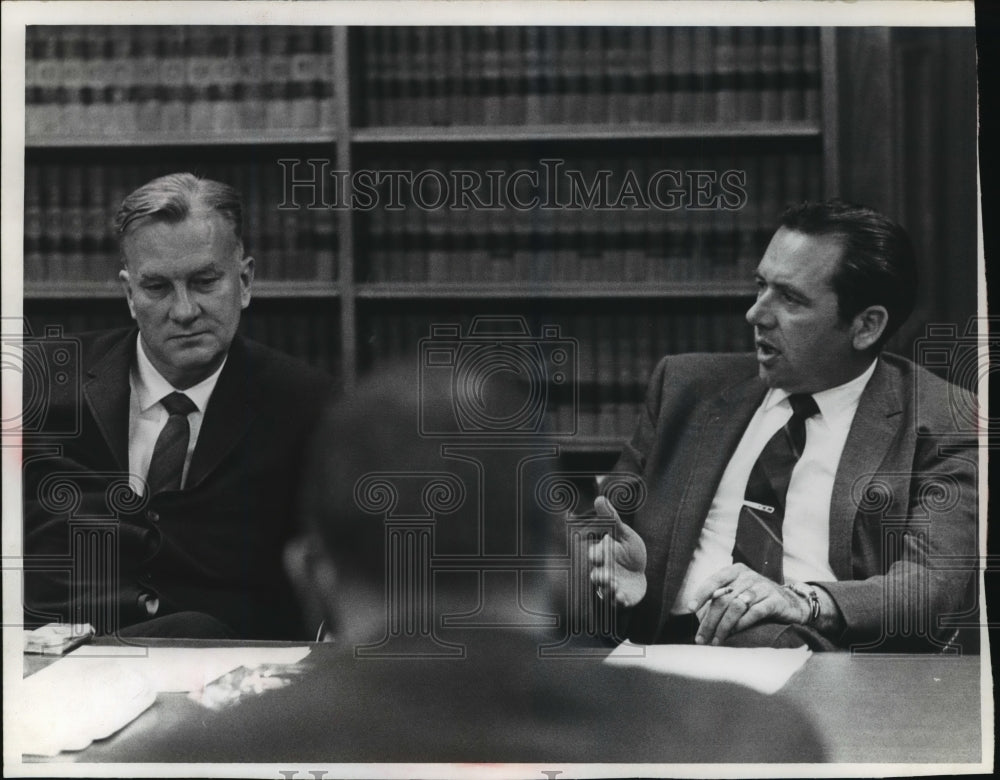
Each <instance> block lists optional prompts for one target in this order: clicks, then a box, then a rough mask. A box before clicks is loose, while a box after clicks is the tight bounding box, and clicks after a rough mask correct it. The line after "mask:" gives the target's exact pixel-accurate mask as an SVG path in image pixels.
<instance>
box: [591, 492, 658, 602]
mask: <svg viewBox="0 0 1000 780" xmlns="http://www.w3.org/2000/svg"><path fill="white" fill-rule="evenodd" d="M594 509H596V510H597V514H598V516H599V517H602V518H607V519H613V520H614V522H615V528H614V531H613V533H611V534H605V535H604V537H603V538H602V539H600V540H599V541H596V542H593V543H591V545H590V549H589V550H588V559H589V560H590V581H591V582H592V583H593V584H594V585H595V586H596V587H597V589H598V591H597V592H598V595H602V597H604V598H611V599H614V600H615V601H616V602H617V603H618V604H621V605H622V606H623V607H633V606H635V605H636V604H638V603H639V602H640V601H642V597H643V596H645V595H646V544H645V542H643V541H642V538H641V537H640V536H639V534H637V533H636V532H635V531H634V530H632V529H631V528H630V527H629V526H627V525H626V524H625V523H624V522H622V519H621V518H620V517H619V516H618V512H616V511H615V508H614V507H613V506H611V504H610V503H609V502H608V500H607V499H606V498H605V497H604V496H599V497H598V498H597V500H596V501H595V502H594Z"/></svg>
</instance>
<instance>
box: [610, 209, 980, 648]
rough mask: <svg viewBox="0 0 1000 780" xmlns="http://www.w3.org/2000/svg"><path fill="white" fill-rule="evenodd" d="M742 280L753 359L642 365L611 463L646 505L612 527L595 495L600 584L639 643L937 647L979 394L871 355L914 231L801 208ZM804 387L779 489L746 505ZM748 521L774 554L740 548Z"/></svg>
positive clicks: (899, 288)
mask: <svg viewBox="0 0 1000 780" xmlns="http://www.w3.org/2000/svg"><path fill="white" fill-rule="evenodd" d="M756 278H757V300H756V302H755V303H754V304H753V306H752V307H751V308H750V309H749V310H748V312H747V321H748V322H749V323H750V325H752V326H753V328H754V335H755V343H756V347H757V351H756V354H751V355H681V356H675V357H667V358H664V359H663V360H662V361H661V363H660V364H659V366H658V367H657V369H656V371H655V372H654V375H653V377H652V380H651V382H650V384H649V390H648V394H647V397H646V402H645V406H644V408H643V412H642V414H641V416H640V420H639V425H638V428H637V430H636V432H635V434H634V435H633V437H632V439H631V441H630V442H629V443H628V444H627V445H626V447H625V450H624V452H623V454H622V457H621V459H620V461H619V463H618V466H617V467H616V468H617V470H619V471H624V472H631V473H634V474H636V475H638V476H640V477H641V478H642V479H643V480H644V481H645V485H646V488H647V490H648V499H647V500H646V501H645V503H644V505H643V506H642V507H641V508H640V509H639V510H638V511H637V512H636V513H635V514H634V516H631V517H629V518H628V520H629V522H628V524H626V523H625V522H623V521H622V520H621V518H620V517H618V515H617V512H616V511H615V509H614V507H612V505H611V504H610V503H609V502H608V500H607V498H603V497H602V498H598V500H597V506H598V508H599V509H600V510H602V511H603V512H604V513H606V514H608V515H614V516H615V517H616V518H617V524H618V527H617V531H616V533H615V534H614V535H613V536H606V537H605V538H604V539H603V541H602V542H600V543H597V544H595V545H594V546H593V547H592V548H591V551H590V558H591V580H592V582H593V583H594V584H595V586H596V588H597V595H598V596H599V597H605V598H613V599H615V602H616V604H618V605H619V606H620V607H622V609H621V610H620V615H621V618H622V626H623V628H624V632H623V633H627V635H628V636H629V637H630V638H632V639H633V640H636V641H640V642H647V643H649V642H690V641H694V642H697V643H710V644H721V643H726V644H735V645H751V646H756V645H775V646H795V645H801V644H803V643H805V644H808V645H810V646H811V647H813V648H815V649H837V648H847V647H852V648H866V649H877V650H896V649H903V650H917V649H923V650H926V649H940V648H941V647H942V645H943V644H944V643H945V641H946V635H947V634H948V633H950V632H949V631H948V628H947V621H945V620H942V618H945V617H947V616H948V615H953V616H954V615H958V614H960V613H961V612H962V611H963V609H967V606H968V602H969V594H970V586H971V583H972V571H971V570H970V565H971V562H973V561H974V560H975V557H974V556H975V555H976V554H977V539H978V534H977V494H976V483H977V467H978V460H977V449H976V447H977V442H976V435H975V430H976V427H975V420H974V417H975V413H974V410H975V401H974V398H972V397H971V396H970V395H969V394H967V393H965V392H964V391H962V390H960V389H959V388H957V387H955V386H953V385H950V384H948V383H947V382H945V381H944V380H942V379H939V378H938V377H936V376H934V375H932V374H930V373H929V372H928V371H926V370H925V369H923V368H921V367H918V366H916V365H914V364H913V363H911V362H910V361H908V360H905V359H903V358H900V357H898V356H895V355H889V354H882V352H881V349H882V346H883V344H884V343H885V342H886V340H887V339H888V338H889V337H890V336H891V335H892V334H893V333H894V332H895V331H896V329H897V328H898V327H899V325H900V324H901V323H902V322H903V321H904V320H905V319H906V318H907V316H908V315H909V314H910V312H911V311H912V308H913V302H914V297H915V291H916V272H915V261H914V254H913V249H912V245H911V244H910V241H909V238H908V237H907V235H906V233H905V232H904V231H903V229H902V228H900V227H899V226H898V225H896V224H894V223H892V222H891V221H889V220H888V219H886V218H885V217H883V216H882V215H880V214H878V213H876V212H874V211H872V210H870V209H867V208H864V207H858V206H851V205H847V204H843V203H839V202H836V201H834V202H829V203H823V204H803V205H802V206H798V207H795V208H792V209H790V210H789V211H788V212H786V213H785V214H784V215H783V217H782V224H781V227H780V228H779V229H778V231H777V232H776V233H775V235H774V237H773V239H772V240H771V242H770V244H769V246H768V248H767V250H766V252H765V254H764V257H763V259H762V260H761V262H760V265H759V266H758V268H757V272H756ZM809 398H811V399H812V401H811V402H808V401H807V406H808V407H809V411H808V412H804V413H802V416H801V419H802V420H804V423H800V425H801V426H802V427H800V431H802V432H804V447H802V446H800V447H799V448H798V450H797V451H796V454H795V455H794V458H797V460H795V459H794V458H793V460H791V461H788V462H787V463H788V464H790V471H789V470H788V469H786V470H785V476H784V485H785V486H787V492H782V493H781V498H779V499H777V500H775V501H767V502H766V503H762V502H761V500H760V499H756V500H755V499H754V494H752V491H753V490H754V489H755V488H754V487H753V484H754V479H755V478H756V477H755V475H757V474H758V473H765V474H769V475H770V476H769V477H768V479H769V480H770V481H771V483H775V482H777V481H779V480H778V478H776V477H774V475H775V473H776V472H778V471H781V469H778V468H775V466H774V461H773V459H772V460H767V462H764V461H765V459H766V456H765V454H764V452H765V449H767V448H768V447H770V446H771V445H770V442H771V440H772V437H775V438H778V439H780V438H782V436H781V434H782V431H783V430H784V431H785V434H784V435H785V436H786V437H791V434H790V433H788V431H789V430H791V426H792V425H793V418H794V417H795V415H796V414H799V412H798V411H795V412H793V406H795V408H796V409H798V406H797V404H798V403H799V400H798V399H809ZM970 409H971V410H973V412H972V418H973V419H972V420H971V421H970V420H969V419H966V418H968V417H969V415H968V414H963V412H967V411H968V410H970ZM783 426H785V427H784V429H783ZM800 443H801V440H800ZM768 489H771V490H772V493H771V494H770V495H775V493H774V492H773V490H774V489H773V488H768ZM782 502H783V506H782ZM772 504H774V506H772ZM776 509H777V513H776V511H775V510H776ZM782 514H783V519H782V518H781V515H782ZM775 516H776V517H778V518H779V520H778V527H777V528H775V527H774V525H769V524H768V523H769V522H772V521H770V520H769V518H770V517H775ZM753 528H757V529H758V538H760V537H761V534H760V529H761V528H763V529H764V533H763V542H760V543H759V544H758V543H757V542H754V543H753V544H758V547H757V548H756V549H767V546H768V545H770V546H772V547H773V548H774V549H776V552H774V553H772V554H771V555H770V557H771V558H772V559H775V558H776V559H777V560H771V562H770V563H768V562H767V561H766V560H757V559H756V558H755V556H754V555H747V554H746V553H745V551H746V550H747V549H751V548H752V545H749V546H748V544H747V541H746V540H747V539H748V536H747V534H750V533H751V532H752V529H753ZM758 557H759V556H758Z"/></svg>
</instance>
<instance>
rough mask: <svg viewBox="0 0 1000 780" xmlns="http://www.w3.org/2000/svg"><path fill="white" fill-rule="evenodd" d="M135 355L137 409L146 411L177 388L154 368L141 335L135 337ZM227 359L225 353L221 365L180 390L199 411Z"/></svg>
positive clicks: (213, 387)
mask: <svg viewBox="0 0 1000 780" xmlns="http://www.w3.org/2000/svg"><path fill="white" fill-rule="evenodd" d="M135 356H136V361H135V367H136V370H135V372H134V378H135V392H136V395H137V397H138V399H139V411H140V412H147V411H149V410H150V409H151V408H152V407H154V406H155V405H156V404H158V403H159V402H160V399H162V398H163V397H164V396H166V395H169V394H170V393H173V392H177V388H176V387H174V386H173V385H171V384H170V382H168V381H167V380H166V379H165V378H164V377H163V374H161V373H160V372H159V371H157V370H156V366H154V365H153V363H152V361H151V360H150V359H149V356H148V355H146V350H145V348H144V347H143V345H142V336H141V335H139V336H137V337H136V349H135ZM228 359H229V356H228V355H226V357H225V358H223V360H222V365H220V366H219V367H218V368H217V369H216V370H215V372H214V373H213V374H212V375H211V376H209V377H206V378H205V379H202V380H201V381H200V382H199V383H198V384H196V385H192V386H191V387H189V388H188V389H187V390H183V391H181V392H183V393H184V395H186V396H187V397H188V398H190V399H191V400H192V401H193V402H194V405H195V406H197V407H198V411H199V412H202V413H204V412H205V407H207V406H208V399H209V398H211V397H212V391H213V390H215V384H216V382H218V381H219V375H220V374H221V373H222V369H223V367H224V366H225V365H226V360H228Z"/></svg>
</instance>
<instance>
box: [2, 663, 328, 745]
mask: <svg viewBox="0 0 1000 780" xmlns="http://www.w3.org/2000/svg"><path fill="white" fill-rule="evenodd" d="M308 654H309V648H308V647H206V648H190V647H150V648H144V647H134V646H115V647H105V646H99V645H85V646H84V647H81V648H78V649H77V650H74V651H73V652H72V653H70V654H69V655H67V656H65V657H64V658H61V659H59V660H58V661H56V662H55V663H53V664H50V665H49V666H47V667H45V668H44V669H42V670H41V671H39V672H37V673H35V674H33V675H31V676H30V677H26V678H25V679H23V680H21V681H19V689H18V690H17V692H16V694H15V697H14V699H13V700H14V701H15V702H16V704H15V707H14V710H16V711H15V712H12V713H10V714H11V716H12V717H11V718H10V720H9V721H8V722H9V723H12V724H13V727H14V728H13V732H14V736H13V741H12V742H11V744H12V745H17V749H18V750H19V751H20V752H21V753H23V754H26V755H39V756H52V755H56V754H57V753H59V752H61V751H65V750H82V749H83V748H85V747H87V745H89V744H90V743H91V742H93V741H94V740H95V739H103V738H104V737H107V736H110V735H111V734H114V733H115V732H116V731H118V730H119V729H121V728H123V727H124V726H126V725H127V724H129V723H130V722H131V721H133V720H135V718H137V717H138V716H139V715H141V714H142V713H143V712H144V711H145V710H146V709H148V708H149V707H150V706H151V705H152V704H153V703H154V702H155V701H156V695H157V694H158V693H181V692H191V691H199V690H201V689H202V688H204V687H205V686H206V685H208V684H209V683H211V682H212V681H213V680H215V679H217V678H218V677H221V676H222V675H224V674H226V673H228V672H230V671H232V670H234V669H237V668H239V667H241V666H245V667H248V668H255V667H258V666H262V665H265V664H267V665H280V664H284V665H288V664H294V663H297V662H298V661H301V660H302V659H303V658H305V657H306V656H307V655H308Z"/></svg>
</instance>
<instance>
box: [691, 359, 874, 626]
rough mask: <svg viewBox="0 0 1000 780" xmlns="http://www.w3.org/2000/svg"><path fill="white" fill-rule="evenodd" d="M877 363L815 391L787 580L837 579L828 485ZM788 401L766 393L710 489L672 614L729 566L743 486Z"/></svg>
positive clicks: (795, 486) (796, 483)
mask: <svg viewBox="0 0 1000 780" xmlns="http://www.w3.org/2000/svg"><path fill="white" fill-rule="evenodd" d="M876 362H877V361H873V362H872V364H871V365H870V366H869V367H868V368H867V370H865V372H864V373H862V374H861V375H860V376H857V377H855V378H854V379H852V380H851V381H849V382H846V383H844V384H842V385H839V386H838V387H832V388H830V389H828V390H822V391H820V392H818V393H813V398H814V399H815V400H816V405H817V406H818V407H819V412H820V413H819V414H817V415H814V416H812V417H810V418H809V419H807V420H806V446H805V450H804V451H803V453H802V457H801V458H799V460H798V462H797V463H796V464H795V468H794V469H793V470H792V477H791V481H790V482H789V485H788V495H787V497H786V499H785V519H784V522H783V524H782V539H783V542H784V546H785V554H784V558H783V559H782V560H783V569H784V576H785V579H786V581H787V580H798V581H800V582H806V581H832V580H836V579H837V577H836V575H835V574H834V573H833V570H832V569H831V568H830V560H829V559H830V499H831V497H832V495H833V480H834V477H836V475H837V466H838V464H839V463H840V455H841V453H842V452H843V451H844V444H845V443H846V442H847V434H848V432H849V431H850V429H851V423H852V422H853V421H854V414H855V412H857V410H858V401H859V400H860V399H861V393H862V392H863V391H864V389H865V386H866V385H867V384H868V380H869V379H871V377H872V374H873V373H874V372H875V363H876ZM788 396H789V393H788V392H786V391H785V390H779V389H776V388H772V389H771V390H768V392H767V395H765V396H764V400H763V402H762V403H761V405H760V406H759V407H758V408H757V411H756V412H755V413H754V416H753V417H752V418H751V420H750V424H749V425H747V429H746V431H744V432H743V438H742V439H740V443H739V445H737V447H736V451H735V452H734V453H733V456H732V458H730V460H729V464H728V465H727V466H726V470H725V471H724V472H723V474H722V481H721V482H719V487H718V489H717V490H716V491H715V497H714V498H713V499H712V506H711V508H710V509H709V510H708V517H707V518H706V519H705V525H704V527H703V528H702V531H701V537H700V538H699V539H698V546H697V547H696V548H695V551H694V556H693V557H692V559H691V564H690V565H689V566H688V570H687V573H686V574H685V576H684V582H683V583H682V585H681V589H680V591H679V592H678V594H677V599H676V600H675V601H674V604H673V608H672V609H671V612H672V613H673V614H683V613H685V612H690V610H689V609H688V608H687V603H688V601H690V600H691V598H692V597H693V596H694V592H695V591H696V590H697V589H698V587H699V586H700V585H701V584H702V583H703V582H704V581H705V580H706V579H708V578H709V577H710V576H711V575H713V574H715V573H716V572H717V571H719V569H722V568H725V567H726V566H730V565H732V563H733V545H734V544H735V543H736V528H737V526H738V524H739V518H740V508H741V506H742V505H743V496H744V494H745V493H746V487H747V480H749V479H750V472H751V470H752V469H753V465H754V463H756V462H757V458H758V457H759V456H760V453H761V451H762V450H763V449H764V446H765V445H766V444H767V442H768V441H770V439H771V437H772V436H774V434H775V433H776V432H777V431H778V430H780V429H781V428H782V427H783V426H784V425H785V423H787V422H788V420H789V418H790V417H791V416H792V407H791V404H789V403H788Z"/></svg>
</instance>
